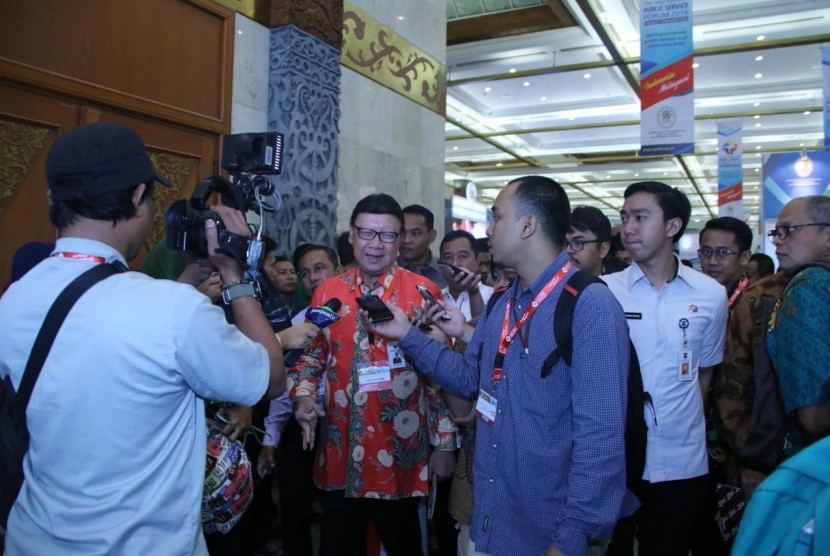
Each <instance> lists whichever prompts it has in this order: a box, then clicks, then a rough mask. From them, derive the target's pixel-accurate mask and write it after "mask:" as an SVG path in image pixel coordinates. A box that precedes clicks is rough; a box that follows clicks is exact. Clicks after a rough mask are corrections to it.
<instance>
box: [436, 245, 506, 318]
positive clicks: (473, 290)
mask: <svg viewBox="0 0 830 556" xmlns="http://www.w3.org/2000/svg"><path fill="white" fill-rule="evenodd" d="M438 252H439V253H440V256H439V260H438V265H439V266H440V267H441V272H442V273H443V274H444V278H446V280H447V287H446V288H444V289H443V291H442V293H443V294H444V300H445V301H447V302H448V303H450V304H452V305H454V306H455V307H458V308H459V309H460V310H461V312H462V313H463V314H464V317H465V318H466V319H467V320H470V319H472V318H474V317H477V316H479V315H480V314H481V311H482V310H483V309H484V307H485V306H486V305H487V300H489V299H490V296H491V295H493V288H491V287H490V286H488V285H486V284H482V283H481V274H479V273H478V255H479V253H478V242H477V241H476V238H475V237H474V236H473V234H471V233H470V232H466V231H464V230H453V231H451V232H449V233H448V234H447V235H445V236H444V239H442V240H441V246H440V247H439V250H438ZM442 263H443V264H442ZM449 265H451V266H449Z"/></svg>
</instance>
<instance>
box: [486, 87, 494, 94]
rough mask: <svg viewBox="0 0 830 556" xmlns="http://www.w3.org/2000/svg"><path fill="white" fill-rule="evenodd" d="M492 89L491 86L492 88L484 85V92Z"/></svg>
mask: <svg viewBox="0 0 830 556" xmlns="http://www.w3.org/2000/svg"><path fill="white" fill-rule="evenodd" d="M492 90H493V88H492V87H484V92H485V93H489V92H490V91H492Z"/></svg>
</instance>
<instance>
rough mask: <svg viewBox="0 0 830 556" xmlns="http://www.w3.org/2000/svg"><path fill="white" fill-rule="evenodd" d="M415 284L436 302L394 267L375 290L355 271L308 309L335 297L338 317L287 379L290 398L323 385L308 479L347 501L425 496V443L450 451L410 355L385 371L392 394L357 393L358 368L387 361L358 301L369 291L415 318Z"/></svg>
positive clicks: (450, 429)
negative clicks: (340, 492) (400, 364)
mask: <svg viewBox="0 0 830 556" xmlns="http://www.w3.org/2000/svg"><path fill="white" fill-rule="evenodd" d="M418 284H423V285H424V286H426V287H427V288H429V290H430V292H431V293H432V295H434V296H435V297H436V298H438V299H441V292H440V290H439V289H438V288H437V287H436V286H435V285H434V284H433V283H432V282H430V281H429V280H427V279H426V278H424V277H422V276H419V275H418V274H415V273H412V272H409V271H406V270H403V269H400V268H398V267H397V265H394V266H393V267H392V268H391V269H390V270H389V271H388V272H387V273H386V274H385V275H384V276H382V277H381V279H380V280H378V282H377V283H375V284H373V285H370V284H368V283H366V282H365V281H364V280H363V278H362V275H361V273H360V271H359V270H358V269H353V270H349V271H347V272H345V273H343V274H341V275H339V276H335V277H334V278H330V279H329V280H327V281H326V282H324V283H323V284H321V285H320V286H319V287H318V288H317V289H316V290H315V292H314V296H313V297H312V299H311V305H312V306H321V305H323V304H325V303H326V302H327V301H328V300H330V299H332V298H335V297H336V298H338V299H339V300H340V301H341V303H342V304H343V305H342V307H341V308H340V311H339V312H338V313H339V315H340V320H338V321H337V322H335V323H334V324H332V325H330V326H328V327H327V328H324V329H323V332H322V334H319V335H318V336H317V338H316V339H315V341H314V343H313V344H312V345H311V346H310V347H309V348H308V349H306V351H305V354H304V355H303V356H302V357H300V359H299V360H298V361H297V364H296V365H295V366H294V367H293V368H291V370H290V371H289V373H288V376H289V388H290V392H291V396H292V398H293V399H295V400H296V398H297V397H298V396H314V395H315V392H317V385H318V383H319V381H320V380H323V379H324V380H325V381H326V394H325V398H324V401H325V412H326V415H325V417H324V418H323V423H322V427H321V436H322V438H319V439H318V441H317V443H318V446H317V454H316V456H315V460H314V480H315V483H316V484H317V486H318V487H320V488H321V489H324V490H341V489H344V490H345V492H346V496H347V497H357V498H382V499H399V498H406V497H412V496H425V495H426V494H427V491H428V481H427V478H428V469H427V462H428V458H429V454H430V444H431V445H433V446H434V447H435V449H438V450H453V449H455V427H454V425H453V424H452V421H451V420H450V418H449V415H450V414H449V410H448V409H447V406H446V404H445V402H444V398H443V395H442V392H441V389H440V388H439V387H438V386H437V385H434V384H432V383H431V382H430V381H428V380H427V379H426V378H425V377H423V376H422V375H421V374H419V373H418V372H416V369H415V368H414V366H413V364H412V361H411V360H410V359H409V358H406V366H405V367H403V368H398V369H391V378H392V387H391V388H390V389H386V390H380V391H375V392H361V391H360V390H359V388H358V373H357V368H358V366H359V365H360V364H362V363H368V362H371V361H383V360H386V359H387V358H388V357H387V344H388V343H390V340H388V339H386V338H384V337H383V336H381V335H379V334H370V333H369V331H368V330H367V328H366V326H365V324H364V323H363V320H362V319H361V318H360V316H359V315H358V314H357V312H356V307H357V302H356V298H357V297H359V296H361V295H368V294H375V295H377V296H379V297H381V298H382V299H383V300H384V301H390V302H392V303H394V304H395V305H397V306H398V307H400V308H402V309H403V310H404V311H406V312H407V314H409V315H420V314H422V313H423V311H424V310H425V303H424V301H423V299H422V297H421V296H420V294H419V293H418V291H417V290H416V289H415V286H416V285H418ZM370 343H371V346H370Z"/></svg>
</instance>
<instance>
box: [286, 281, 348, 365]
mask: <svg viewBox="0 0 830 556" xmlns="http://www.w3.org/2000/svg"><path fill="white" fill-rule="evenodd" d="M342 306H343V303H342V302H341V301H340V300H339V299H337V298H336V297H332V298H331V299H329V300H328V301H326V303H325V305H323V306H322V307H309V308H308V309H306V312H305V318H306V320H307V321H309V322H310V323H312V324H316V325H317V326H318V327H319V328H321V329H322V328H325V327H327V326H329V325H330V324H334V323H335V322H337V321H338V320H340V315H338V314H337V311H339V310H340V307H342ZM304 351H305V350H303V349H292V350H289V351H288V352H286V354H285V357H284V358H283V365H285V366H286V367H293V366H294V364H295V363H296V362H297V359H299V358H300V356H301V355H302V354H303V352H304Z"/></svg>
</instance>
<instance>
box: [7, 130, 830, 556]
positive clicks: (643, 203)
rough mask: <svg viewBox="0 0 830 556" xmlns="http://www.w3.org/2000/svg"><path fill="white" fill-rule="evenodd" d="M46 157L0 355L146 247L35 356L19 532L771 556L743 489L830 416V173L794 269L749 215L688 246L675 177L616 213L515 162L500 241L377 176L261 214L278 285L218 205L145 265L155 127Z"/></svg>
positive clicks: (790, 212)
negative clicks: (308, 207) (772, 254)
mask: <svg viewBox="0 0 830 556" xmlns="http://www.w3.org/2000/svg"><path fill="white" fill-rule="evenodd" d="M46 167H47V170H46V178H47V181H48V183H49V192H50V203H51V207H50V218H51V220H52V223H53V224H54V226H55V227H56V228H57V230H58V239H57V242H56V244H55V245H54V246H48V247H46V248H44V246H43V245H40V244H38V245H37V253H39V255H37V256H36V257H35V259H36V260H31V261H30V263H31V264H29V265H28V266H31V267H33V268H31V269H30V270H29V269H28V268H26V269H25V270H28V271H27V272H23V271H19V272H16V273H15V276H13V280H14V281H13V283H12V284H11V285H10V286H9V287H8V289H7V291H6V293H5V294H4V295H3V297H2V298H0V327H2V333H0V375H2V377H3V378H5V377H8V378H9V379H10V381H11V384H12V385H13V386H14V387H15V388H19V385H20V382H21V379H22V375H23V372H24V369H25V368H26V366H27V365H26V363H27V360H28V359H29V354H30V352H31V351H32V346H33V344H34V342H35V337H36V336H37V334H38V331H39V330H40V328H41V325H42V324H43V322H44V319H45V318H47V312H49V309H50V306H51V305H52V303H53V302H54V300H55V298H56V297H57V296H58V294H60V293H61V291H62V290H63V289H64V288H65V287H66V286H67V284H69V283H70V282H71V281H72V280H73V279H74V278H75V277H76V276H78V275H79V274H81V273H82V272H84V271H85V270H87V269H89V268H92V267H94V266H96V265H101V264H114V265H116V266H118V267H120V270H121V271H122V272H119V273H118V274H116V275H114V276H112V277H110V278H107V279H105V280H104V281H103V282H101V283H99V284H97V285H96V286H93V287H92V288H91V289H90V290H89V292H88V293H86V294H85V295H84V296H83V297H81V299H80V300H79V301H78V302H77V304H76V305H75V306H74V307H73V308H72V310H71V312H70V313H69V316H68V317H67V318H66V320H65V322H64V323H63V325H62V326H61V327H60V331H59V334H58V336H57V338H56V341H55V343H54V346H53V347H52V348H51V351H49V353H48V356H47V358H46V362H45V364H44V365H43V371H42V373H41V375H40V377H39V378H38V379H37V383H36V387H35V389H34V393H33V395H32V397H31V400H30V402H29V405H28V409H27V412H26V417H27V419H26V423H25V426H27V427H28V430H29V435H30V447H29V450H28V452H27V454H26V456H25V459H24V464H23V465H24V472H25V477H26V478H25V481H24V482H23V484H22V488H21V489H20V492H19V495H18V496H17V499H16V502H15V503H14V505H13V507H12V510H11V513H10V515H9V517H8V523H7V524H6V527H5V538H4V542H5V551H6V553H7V554H9V555H17V554H84V555H88V554H143V553H150V552H155V553H163V554H212V555H214V556H217V555H224V554H229V555H236V554H266V553H271V554H277V553H280V551H281V552H282V553H284V554H286V555H301V556H306V555H311V554H317V553H319V554H320V555H321V556H335V555H337V556H339V555H360V556H363V555H365V554H374V553H377V552H380V551H383V552H385V553H386V554H388V555H390V556H397V555H425V554H426V553H427V552H428V551H429V552H431V553H432V552H434V553H436V554H440V555H442V556H443V555H445V554H453V555H455V554H463V555H469V556H476V555H487V554H492V555H511V556H512V555H539V554H545V555H548V556H553V555H559V554H567V555H582V554H592V555H597V554H609V555H630V554H634V553H637V554H640V555H641V556H652V555H660V556H674V555H677V556H687V555H688V554H689V553H690V552H691V554H693V555H695V556H703V555H707V556H708V555H720V554H729V553H730V551H731V550H733V548H734V549H735V550H736V553H740V554H744V553H746V554H749V553H751V552H740V551H741V550H744V551H746V550H747V548H746V547H752V546H753V544H752V543H753V540H752V539H751V538H749V533H744V532H743V531H744V528H742V527H741V516H742V514H743V511H744V509H745V506H746V504H747V500H749V501H750V502H749V504H750V505H749V507H750V508H752V507H753V505H755V506H759V505H760V500H761V496H760V495H759V494H758V493H760V492H762V491H763V489H764V484H765V482H764V481H765V479H766V478H767V477H768V476H769V475H771V474H775V473H776V469H777V468H779V466H781V465H782V464H783V463H784V462H786V461H788V460H789V459H790V458H792V457H793V456H795V455H796V454H798V453H799V452H803V453H806V452H808V451H809V450H811V449H813V448H814V447H817V446H821V445H822V439H823V438H824V437H826V436H828V435H829V434H830V412H828V406H830V404H828V398H829V397H830V367H828V366H827V364H826V361H827V360H828V358H830V357H828V356H830V342H828V340H827V338H828V336H827V331H828V330H830V297H828V292H830V270H828V268H827V267H826V266H822V264H820V263H823V262H826V260H827V257H828V254H830V197H822V196H812V197H802V198H797V199H794V200H792V201H790V202H789V203H787V205H786V206H785V207H784V209H783V210H782V211H781V213H780V214H779V216H778V220H777V222H776V225H775V227H774V228H773V229H772V230H771V231H770V232H769V236H770V238H771V240H772V242H773V244H774V245H775V247H776V255H777V257H778V272H775V268H774V264H773V261H772V260H771V259H770V258H769V257H767V256H765V255H762V254H760V253H752V245H753V234H752V230H751V229H750V228H749V226H748V225H747V224H746V223H745V222H743V221H742V220H739V219H736V218H732V217H720V218H714V219H712V220H710V221H709V222H707V223H706V224H705V226H704V227H703V229H702V230H701V231H700V235H699V245H700V248H699V250H698V259H699V265H700V271H698V270H696V269H694V268H689V266H687V265H685V264H683V263H682V262H681V259H680V257H679V255H678V253H677V244H678V241H679V240H680V238H681V237H682V236H683V235H684V233H685V232H686V227H687V225H688V223H689V219H690V216H691V205H690V202H689V200H688V198H687V197H686V195H685V194H684V193H683V192H682V191H680V190H679V189H677V188H672V187H670V186H668V185H666V184H663V183H660V182H638V183H633V184H631V185H630V186H629V187H628V188H627V189H626V191H625V194H624V202H623V206H622V209H621V211H620V218H621V226H620V230H619V234H618V235H616V236H615V235H613V233H612V226H611V223H610V221H609V219H608V218H607V216H606V215H605V214H603V213H602V211H600V210H598V209H596V208H593V207H588V206H579V207H575V208H573V210H571V206H570V203H569V200H568V197H567V195H566V193H565V191H564V189H563V188H562V187H561V186H560V185H559V184H558V183H557V182H555V181H553V180H551V179H549V178H546V177H540V176H525V177H521V178H518V179H515V180H513V181H510V182H509V183H508V184H506V186H505V187H504V189H502V190H501V192H500V193H499V195H498V197H497V198H496V200H495V203H494V205H493V207H492V222H491V223H490V224H489V226H488V228H487V238H476V237H474V236H473V235H472V234H470V233H469V232H467V231H463V230H451V231H449V232H447V233H446V234H445V235H444V237H443V238H440V240H439V238H438V237H437V231H436V229H435V217H434V214H433V213H432V212H431V211H430V210H429V209H427V208H426V207H423V206H421V205H410V206H406V207H401V205H400V204H399V203H398V202H397V201H396V200H395V199H394V198H393V197H391V196H390V195H387V194H384V193H376V194H371V195H368V196H366V197H364V198H363V199H361V200H360V201H359V202H358V203H357V204H356V205H355V206H354V208H353V210H352V213H351V218H350V220H349V223H348V230H347V231H346V232H344V233H343V234H342V235H341V236H340V237H339V238H338V241H337V244H336V245H313V244H304V245H300V246H299V247H298V248H297V249H296V250H295V251H294V253H293V254H292V255H291V256H290V257H285V256H280V255H278V253H279V249H278V247H279V246H278V244H277V243H275V242H274V241H272V240H270V239H269V240H266V243H265V253H264V256H263V258H262V261H260V263H259V266H258V267H257V268H256V269H254V270H255V271H256V272H255V274H257V275H259V276H260V277H261V281H263V283H264V284H265V287H261V286H260V285H259V284H258V283H253V282H252V281H251V280H250V275H251V273H250V271H251V269H246V268H243V266H242V265H241V264H240V262H239V261H238V260H237V259H235V258H233V257H230V256H228V255H227V254H224V253H223V252H222V251H221V250H219V249H217V248H216V247H217V229H216V225H215V223H214V222H213V221H212V220H208V222H207V223H206V235H207V240H208V256H207V260H205V259H204V258H200V257H196V256H193V255H192V254H186V253H183V252H173V251H170V250H169V249H168V248H167V247H166V245H165V244H164V243H163V242H160V243H159V244H158V245H156V246H155V247H154V248H153V249H152V251H151V252H150V254H149V255H148V256H147V257H146V259H145V260H144V263H143V265H142V267H141V271H140V272H126V271H124V270H126V265H127V264H128V263H129V261H131V260H132V259H134V258H135V257H136V255H137V254H138V252H139V249H140V248H141V246H142V245H144V243H145V242H146V240H147V236H148V232H149V230H150V227H151V224H152V222H153V215H154V211H155V206H154V200H153V189H154V188H155V187H159V186H168V185H169V182H168V181H167V180H166V179H165V178H164V177H163V176H162V175H160V174H159V173H158V171H157V170H156V169H155V168H154V167H153V165H152V163H151V161H150V159H149V158H148V157H147V155H146V152H145V146H144V144H143V142H142V141H141V139H140V137H138V135H137V134H135V132H133V131H132V130H130V129H129V128H127V127H125V126H123V125H120V124H114V123H96V124H90V125H87V126H82V127H80V128H78V129H76V130H74V131H71V132H69V133H66V134H64V135H63V136H61V137H60V138H59V139H58V140H57V141H56V142H55V144H54V145H53V147H52V148H51V150H50V152H49V155H48V157H47V163H46ZM211 208H212V210H214V211H215V212H216V213H217V214H218V215H219V217H220V218H221V220H222V223H223V225H224V227H225V228H226V229H227V231H230V232H233V233H235V234H237V235H239V236H243V237H249V236H250V230H249V226H248V224H247V222H246V221H245V217H244V216H243V214H242V213H240V212H238V211H235V210H233V209H230V208H228V207H223V206H215V207H211ZM436 243H437V257H436V256H434V255H433V253H432V248H433V245H435V244H436ZM35 263H37V264H35ZM817 263H818V264H817ZM805 265H806V268H805ZM246 271H248V272H246ZM596 277H600V278H599V279H597V278H596ZM568 296H571V297H573V298H574V299H571V300H569V306H570V307H571V309H570V310H571V311H572V315H568V316H569V317H570V318H569V320H568V322H569V325H568V326H567V328H568V330H567V336H566V337H565V338H567V339H565V340H563V336H562V335H561V334H562V331H561V330H557V329H555V322H556V321H557V320H561V319H562V318H563V316H562V312H561V308H560V307H559V306H560V304H564V303H565V301H563V300H565V298H566V297H568ZM264 297H265V298H268V306H269V309H268V310H267V311H263V308H262V306H261V302H263V298H264ZM263 304H264V302H263ZM320 311H323V312H324V313H326V315H327V317H326V320H322V321H321V320H319V319H318V318H317V317H318V315H317V313H319V312H320ZM266 312H267V316H266ZM47 320H48V319H47ZM630 373H637V374H638V376H637V379H638V380H636V381H634V382H632V380H631V376H630ZM640 379H641V380H640ZM635 389H636V391H635ZM640 390H642V391H640ZM632 404H636V410H635V411H634V412H633V417H632V412H631V411H628V410H630V409H631V407H634V406H633V405H632ZM640 404H642V408H639V405H640ZM640 409H642V411H640ZM637 425H643V426H642V428H643V431H644V432H643V437H642V442H641V443H637V442H632V440H631V438H632V436H631V434H630V433H631V431H632V430H636V426H637ZM645 431H647V432H645ZM206 440H207V441H208V443H207V446H208V448H207V457H206V450H205V441H206ZM211 442H213V444H211ZM206 460H207V461H206ZM632 462H635V463H634V464H632ZM206 477H207V478H206ZM275 493H276V495H274V494H275ZM753 500H756V502H753ZM277 507H278V508H279V516H278V519H277V517H276V515H277V514H276V509H275V508H277ZM759 511H760V510H758V509H757V508H755V513H753V516H754V515H759V514H758V512H759ZM315 524H316V525H315ZM277 527H279V529H277ZM313 529H316V530H318V533H317V534H313V533H312V531H313ZM317 535H319V541H318V540H316V537H317ZM736 537H737V541H736ZM275 540H279V541H280V543H281V546H280V547H277V546H276V545H275V544H274V541H275ZM765 542H768V541H765Z"/></svg>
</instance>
